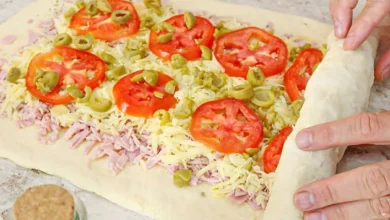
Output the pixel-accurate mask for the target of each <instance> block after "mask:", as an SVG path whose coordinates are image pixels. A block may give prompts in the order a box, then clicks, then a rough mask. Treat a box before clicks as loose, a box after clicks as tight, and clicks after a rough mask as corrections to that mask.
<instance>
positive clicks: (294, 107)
mask: <svg viewBox="0 0 390 220" xmlns="http://www.w3.org/2000/svg"><path fill="white" fill-rule="evenodd" d="M302 106H303V100H302V99H297V100H295V101H294V102H293V103H291V108H292V110H293V113H294V115H295V116H296V117H299V113H300V111H301V108H302Z"/></svg>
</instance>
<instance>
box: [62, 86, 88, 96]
mask: <svg viewBox="0 0 390 220" xmlns="http://www.w3.org/2000/svg"><path fill="white" fill-rule="evenodd" d="M66 92H67V93H68V94H69V95H70V96H72V97H73V98H75V99H80V98H83V97H84V93H83V91H81V89H80V88H79V87H77V86H70V87H68V88H67V89H66Z"/></svg>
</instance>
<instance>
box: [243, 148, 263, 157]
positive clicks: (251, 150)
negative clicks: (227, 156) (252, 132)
mask: <svg viewBox="0 0 390 220" xmlns="http://www.w3.org/2000/svg"><path fill="white" fill-rule="evenodd" d="M245 152H246V153H247V154H249V155H250V156H253V155H255V154H257V153H259V152H260V148H247V149H246V150H245Z"/></svg>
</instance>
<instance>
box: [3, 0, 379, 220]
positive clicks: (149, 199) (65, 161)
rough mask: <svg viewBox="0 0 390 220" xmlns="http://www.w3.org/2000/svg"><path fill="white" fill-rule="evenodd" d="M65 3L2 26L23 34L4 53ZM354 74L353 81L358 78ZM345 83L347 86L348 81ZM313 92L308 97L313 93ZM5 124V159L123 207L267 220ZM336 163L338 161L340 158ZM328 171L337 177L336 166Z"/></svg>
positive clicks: (154, 173) (48, 0)
mask: <svg viewBox="0 0 390 220" xmlns="http://www.w3.org/2000/svg"><path fill="white" fill-rule="evenodd" d="M61 2H62V1H57V0H37V1H36V2H34V3H32V4H31V5H29V6H28V7H26V8H24V9H22V10H21V11H20V12H19V13H18V14H16V15H15V16H13V17H12V18H11V19H9V20H8V21H7V22H5V23H3V24H1V25H0V37H4V36H6V35H8V34H15V35H17V36H18V38H17V40H16V41H15V42H14V43H13V44H11V45H1V46H0V47H1V51H0V55H1V57H6V58H11V57H12V56H13V54H14V52H15V51H16V50H17V49H18V48H19V47H21V46H22V45H24V44H25V43H26V42H27V37H28V30H29V29H33V27H32V26H31V25H30V24H29V23H27V20H29V19H45V18H50V17H51V16H52V15H51V14H52V12H53V8H54V7H61ZM170 3H172V5H173V6H174V8H177V9H182V10H201V11H206V12H208V13H209V14H213V15H218V16H230V17H235V18H237V19H238V20H240V21H242V22H248V23H250V24H251V25H254V26H259V27H265V26H266V24H267V23H268V22H269V21H271V22H273V24H274V27H275V29H276V34H278V35H282V34H285V33H288V34H293V35H295V36H304V37H307V38H309V39H311V40H314V41H317V42H318V43H326V37H327V36H328V34H329V33H330V32H331V26H329V25H327V24H323V23H319V22H316V21H313V20H310V19H307V18H302V17H298V16H293V15H288V14H282V13H278V12H273V11H269V10H263V9H259V8H254V7H248V6H242V5H235V4H228V3H223V2H219V1H209V0H197V1H191V0H171V1H170ZM14 27H18V28H16V29H15V28H14ZM362 56H365V57H360V58H361V59H365V58H367V59H371V58H372V56H371V54H362ZM334 59H335V58H333V59H332V60H334ZM336 60H337V59H336ZM325 62H327V61H325ZM361 63H363V62H360V60H359V62H357V64H361ZM329 65H332V64H328V66H329ZM340 65H341V64H340ZM323 66H326V65H325V64H324V65H323ZM322 68H324V67H322ZM350 77H351V78H352V79H351V80H357V78H358V77H356V78H354V77H352V76H350ZM337 79H340V78H337ZM326 80H327V79H326ZM332 82H333V81H332ZM329 83H330V82H329ZM330 84H331V83H330ZM351 85H352V81H351ZM309 87H313V86H309ZM341 87H343V88H345V85H344V84H343V85H342V86H341ZM308 89H309V88H308ZM337 89H340V88H337ZM311 90H313V88H312V89H311ZM364 91H365V90H364ZM359 92H361V91H359ZM309 93H310V92H308V94H307V96H308V98H310V97H311V96H310V94H309ZM362 98H363V97H362ZM317 102H318V100H316V103H317ZM341 104H342V103H341ZM306 111H307V110H306ZM308 113H310V112H308ZM303 114H305V113H303ZM0 125H1V126H0V156H1V157H4V158H8V159H10V160H12V161H14V162H15V163H17V164H19V165H21V166H24V167H27V168H35V169H39V170H42V171H44V172H46V173H49V174H53V175H56V176H59V177H62V178H64V179H67V180H69V181H70V182H72V183H74V184H75V185H77V186H78V187H80V188H82V189H85V190H88V191H91V192H94V193H96V194H98V195H100V196H102V197H104V198H107V199H108V200H110V201H112V202H114V203H116V204H118V205H121V206H123V207H125V208H128V209H131V210H134V211H136V212H139V213H143V214H146V215H148V216H150V217H152V218H154V219H161V220H168V219H169V220H176V219H177V220H181V219H213V220H214V219H224V220H229V219H232V220H240V219H242V220H251V219H262V216H263V212H262V211H254V210H253V209H251V208H250V207H249V206H248V205H246V204H244V205H237V204H235V203H233V202H230V201H229V200H227V199H224V198H222V199H218V198H213V197H212V196H211V195H210V194H209V189H210V188H209V186H208V185H206V184H202V185H201V186H197V187H190V188H184V189H179V188H177V187H175V186H174V185H173V184H172V177H171V176H170V175H169V174H168V173H167V172H166V171H165V170H164V169H163V168H159V167H157V168H153V169H151V170H147V171H146V170H144V169H142V168H141V167H140V166H128V167H126V169H125V170H124V171H123V172H121V173H120V174H119V175H118V176H114V175H112V173H111V172H110V171H109V170H108V169H107V168H106V164H105V161H104V160H100V161H97V162H94V163H92V164H91V166H90V167H89V168H88V167H87V166H86V164H87V157H86V156H85V155H84V154H83V150H82V148H81V147H80V148H79V149H77V150H71V149H69V148H68V147H69V144H68V143H67V142H66V141H64V140H60V141H58V142H57V143H55V144H53V145H50V146H44V145H41V144H40V143H39V142H38V141H37V137H36V133H37V128H36V127H31V128H26V129H23V130H19V129H18V128H17V127H16V125H15V122H12V121H10V120H8V119H0ZM20 137H23V138H20ZM329 156H332V155H329ZM324 157H326V156H324ZM325 159H329V158H325ZM333 159H334V158H333ZM333 162H334V163H335V160H334V161H333ZM283 166H284V165H283ZM324 169H325V170H326V168H324ZM316 172H317V170H316ZM327 172H328V171H327ZM328 173H329V175H331V174H333V173H334V170H333V169H332V170H331V171H329V172H328ZM328 173H327V174H328ZM289 181H291V180H290V179H289ZM279 182H280V181H279ZM202 192H204V193H206V196H205V197H202V196H201V193H202ZM279 196H280V197H279ZM288 196H289V195H287V197H288ZM278 197H279V199H278ZM285 198H286V197H284V196H283V195H282V194H279V193H277V194H275V199H273V200H272V201H275V200H281V201H285ZM271 204H272V203H271ZM271 207H272V206H271ZM271 210H272V209H271ZM271 212H272V211H271Z"/></svg>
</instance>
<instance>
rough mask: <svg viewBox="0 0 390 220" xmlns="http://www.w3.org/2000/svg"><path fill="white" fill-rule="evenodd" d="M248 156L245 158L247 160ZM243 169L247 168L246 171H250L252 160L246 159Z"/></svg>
mask: <svg viewBox="0 0 390 220" xmlns="http://www.w3.org/2000/svg"><path fill="white" fill-rule="evenodd" d="M249 158H250V157H248V158H246V159H247V160H248V159H249ZM243 168H244V169H246V170H248V171H251V170H252V168H253V162H252V161H248V162H247V164H245V166H244V167H243Z"/></svg>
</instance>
